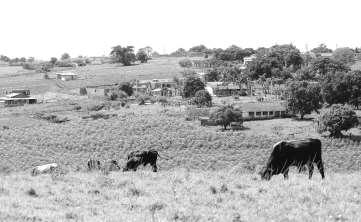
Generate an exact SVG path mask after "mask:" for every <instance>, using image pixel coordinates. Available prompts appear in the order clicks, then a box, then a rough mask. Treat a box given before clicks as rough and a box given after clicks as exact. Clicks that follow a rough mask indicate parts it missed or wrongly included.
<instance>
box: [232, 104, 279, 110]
mask: <svg viewBox="0 0 361 222" xmlns="http://www.w3.org/2000/svg"><path fill="white" fill-rule="evenodd" d="M237 108H239V109H241V110H242V111H245V112H262V111H286V107H285V106H284V105H282V104H280V103H242V104H238V105H237Z"/></svg>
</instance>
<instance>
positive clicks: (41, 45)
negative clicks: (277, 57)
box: [0, 0, 361, 60]
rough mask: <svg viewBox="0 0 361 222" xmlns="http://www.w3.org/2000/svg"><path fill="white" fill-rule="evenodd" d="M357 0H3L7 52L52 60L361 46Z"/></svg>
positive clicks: (0, 28)
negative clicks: (198, 49) (128, 52)
mask: <svg viewBox="0 0 361 222" xmlns="http://www.w3.org/2000/svg"><path fill="white" fill-rule="evenodd" d="M360 9H361V3H358V1H357V0H343V1H341V0H338V1H335V0H327V1H326V0H297V1H296V0H247V1H246V0H1V1H0V21H1V23H0V54H3V55H7V56H9V57H30V56H33V57H35V58H37V59H44V60H48V59H50V57H60V56H61V54H63V53H64V52H67V53H69V54H70V55H71V56H72V57H77V56H79V55H83V56H101V55H108V54H109V52H110V50H111V47H112V46H115V45H121V46H127V45H132V46H135V48H136V49H138V48H141V47H145V46H151V47H152V48H153V49H154V50H156V51H158V52H159V53H170V52H172V51H175V50H176V49H178V48H181V47H182V48H185V49H189V48H190V47H192V46H195V45H199V44H204V45H206V46H207V47H209V48H226V47H228V46H230V45H233V44H235V45H238V46H240V47H242V48H248V47H252V48H258V47H269V46H272V45H274V44H289V43H292V44H294V45H295V46H297V47H298V48H299V49H300V50H301V51H305V50H306V49H307V48H308V49H312V48H314V47H316V46H317V45H319V44H321V43H325V44H326V45H328V46H329V47H330V48H332V49H334V48H336V47H345V46H349V47H361V28H360V24H359V23H360V22H361V18H360V17H359V13H360Z"/></svg>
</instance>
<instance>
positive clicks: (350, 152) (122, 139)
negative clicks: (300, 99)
mask: <svg viewBox="0 0 361 222" xmlns="http://www.w3.org/2000/svg"><path fill="white" fill-rule="evenodd" d="M33 107H34V108H33ZM58 108H59V109H58ZM73 108H74V103H69V104H66V103H62V104H59V105H58V106H55V107H51V106H49V107H47V106H46V105H44V106H43V107H42V109H44V110H48V111H47V112H48V113H53V114H57V115H63V116H68V117H69V118H70V119H71V121H69V122H66V123H62V124H54V123H50V122H47V121H44V120H39V119H36V118H33V117H32V115H33V114H34V113H35V112H39V107H36V106H28V107H25V108H14V109H13V110H8V111H7V112H5V111H3V113H2V116H3V118H1V119H0V133H1V136H0V158H1V163H0V164H1V167H2V168H3V169H8V170H27V169H29V168H31V167H32V166H34V165H38V164H44V163H48V162H53V161H54V162H58V163H60V164H62V165H63V166H65V167H66V168H71V169H82V168H84V167H85V162H86V160H87V158H89V157H90V156H94V157H98V158H100V159H102V160H107V159H116V160H118V161H120V162H121V164H123V162H124V159H125V156H126V154H127V153H128V152H130V151H131V150H136V149H145V150H146V149H151V148H153V149H157V150H159V152H160V154H161V156H162V158H161V159H160V160H159V165H160V169H161V170H170V169H177V168H179V167H186V168H190V169H201V170H218V169H224V168H228V167H234V166H239V167H240V168H244V169H245V170H251V171H252V170H254V169H255V168H257V167H259V166H260V165H263V164H264V161H265V160H266V159H267V157H268V155H269V153H270V151H271V146H272V144H273V143H275V142H277V141H279V140H280V139H294V138H303V137H309V136H311V137H319V135H318V134H317V133H315V130H314V125H313V122H312V121H296V120H292V119H276V120H265V121H250V122H246V123H245V127H246V129H245V130H243V131H234V132H233V131H225V132H223V131H221V130H220V129H219V127H201V126H200V124H199V122H198V121H185V109H184V107H167V108H163V107H161V106H159V105H151V106H131V107H130V108H128V109H126V108H121V109H120V110H110V111H107V112H110V113H112V114H116V115H117V117H112V118H111V119H98V120H91V119H82V118H81V117H82V116H84V115H86V114H87V113H88V112H87V111H86V110H84V109H83V110H84V111H82V110H80V111H75V110H74V109H73ZM3 126H7V127H8V129H3ZM321 139H322V142H323V151H324V152H323V153H324V160H325V165H326V170H327V171H352V170H360V169H361V149H360V142H359V141H352V140H349V139H347V138H345V139H335V140H331V139H327V138H326V139H325V138H321Z"/></svg>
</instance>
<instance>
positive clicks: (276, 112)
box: [237, 103, 291, 120]
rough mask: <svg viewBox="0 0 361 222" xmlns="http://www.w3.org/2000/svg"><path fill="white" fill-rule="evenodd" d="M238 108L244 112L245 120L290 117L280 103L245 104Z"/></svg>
mask: <svg viewBox="0 0 361 222" xmlns="http://www.w3.org/2000/svg"><path fill="white" fill-rule="evenodd" d="M237 108H239V109H240V110H242V117H243V119H244V120H261V119H273V118H285V117H290V116H291V115H290V113H289V112H288V111H287V109H286V106H285V105H283V104H279V103H243V104H240V105H239V106H238V107H237Z"/></svg>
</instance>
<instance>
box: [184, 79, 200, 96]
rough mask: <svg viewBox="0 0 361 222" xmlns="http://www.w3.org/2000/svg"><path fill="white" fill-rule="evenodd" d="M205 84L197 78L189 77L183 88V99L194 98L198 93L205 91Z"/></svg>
mask: <svg viewBox="0 0 361 222" xmlns="http://www.w3.org/2000/svg"><path fill="white" fill-rule="evenodd" d="M204 87H205V85H204V83H203V82H202V81H201V80H200V79H199V78H197V77H188V78H187V79H186V81H185V84H184V88H183V97H185V98H189V97H194V96H195V94H196V92H197V91H199V90H204Z"/></svg>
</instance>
